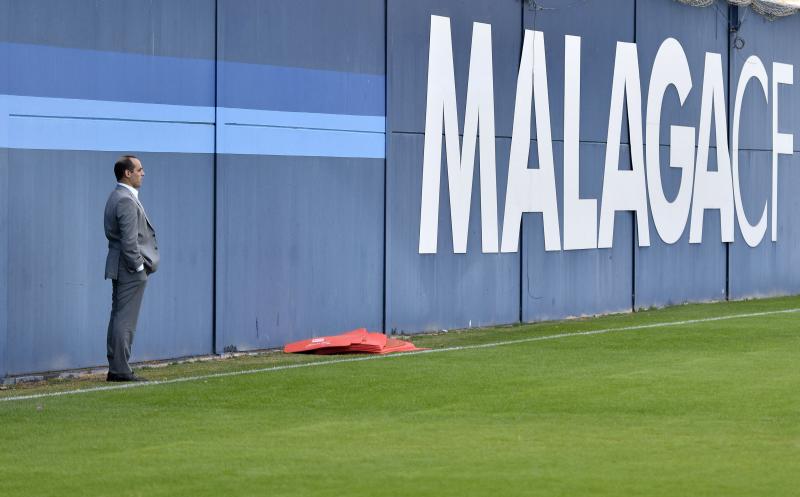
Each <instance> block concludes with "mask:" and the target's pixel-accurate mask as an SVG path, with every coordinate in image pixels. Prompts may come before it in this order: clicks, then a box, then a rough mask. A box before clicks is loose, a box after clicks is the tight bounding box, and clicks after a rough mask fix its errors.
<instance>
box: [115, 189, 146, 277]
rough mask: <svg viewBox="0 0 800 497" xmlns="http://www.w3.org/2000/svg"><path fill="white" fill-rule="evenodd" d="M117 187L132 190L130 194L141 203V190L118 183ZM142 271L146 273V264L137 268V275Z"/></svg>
mask: <svg viewBox="0 0 800 497" xmlns="http://www.w3.org/2000/svg"><path fill="white" fill-rule="evenodd" d="M117 185H119V186H122V187H125V188H127V189H128V190H130V192H131V193H133V196H134V197H136V201H137V202H138V201H139V190H137V189H136V188H134V187H132V186H131V185H126V184H125V183H117ZM141 271H144V264H140V265H139V267H137V268H136V272H137V273H139V272H141Z"/></svg>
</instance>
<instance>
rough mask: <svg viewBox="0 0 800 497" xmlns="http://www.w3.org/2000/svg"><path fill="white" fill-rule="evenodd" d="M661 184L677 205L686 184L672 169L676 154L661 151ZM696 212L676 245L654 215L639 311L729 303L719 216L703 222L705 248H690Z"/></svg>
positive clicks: (641, 269) (642, 263) (712, 213)
mask: <svg viewBox="0 0 800 497" xmlns="http://www.w3.org/2000/svg"><path fill="white" fill-rule="evenodd" d="M660 148H661V183H662V188H663V189H664V195H665V197H666V198H667V200H668V201H674V200H675V198H676V197H677V195H678V190H679V188H680V183H681V179H682V177H681V174H682V173H681V170H680V169H676V168H669V170H666V166H667V165H668V164H669V157H670V151H669V147H668V146H661V147H660ZM708 160H709V166H708V167H709V169H711V170H715V169H716V168H717V154H716V149H714V148H711V149H710V150H709V153H708ZM691 217H692V215H691V211H690V212H689V214H688V216H687V218H686V225H685V227H684V229H683V234H682V235H681V237H680V238H679V239H678V241H676V242H675V243H673V244H667V243H665V242H664V241H663V240H662V239H661V237H660V236H659V234H658V231H657V230H656V227H655V225H654V221H653V217H652V213H651V215H650V223H649V224H650V226H649V227H650V246H649V247H638V246H637V247H636V255H635V262H636V270H635V272H636V288H635V295H636V302H635V305H636V308H637V309H645V308H648V307H653V306H665V305H674V304H682V303H685V302H698V301H709V300H725V298H726V295H725V292H726V273H725V272H726V270H727V261H726V257H727V256H726V246H725V244H724V243H722V241H721V236H722V235H721V233H720V216H719V211H718V210H706V211H705V214H704V216H703V242H702V243H699V244H690V243H689V230H690V226H691Z"/></svg>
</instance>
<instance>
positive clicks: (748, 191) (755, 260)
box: [730, 151, 800, 299]
mask: <svg viewBox="0 0 800 497" xmlns="http://www.w3.org/2000/svg"><path fill="white" fill-rule="evenodd" d="M740 160H741V161H742V164H743V166H742V169H741V173H740V174H741V180H740V182H741V185H742V204H743V206H744V210H745V214H746V216H747V218H748V221H749V222H750V223H756V222H757V221H758V219H759V218H760V216H761V212H762V209H763V208H764V205H765V204H766V205H767V215H768V216H770V217H771V215H772V208H771V201H770V199H771V196H772V195H771V189H772V181H771V179H772V178H771V174H770V170H771V169H772V154H771V153H770V152H762V151H744V152H742V153H741V159H740ZM799 166H800V157H798V155H797V154H795V156H794V157H782V158H781V159H780V162H779V166H778V167H779V168H780V174H781V181H780V184H779V185H778V233H777V235H778V240H777V241H775V242H773V241H772V240H771V239H770V237H771V229H772V228H771V222H768V227H767V232H766V233H765V235H764V238H763V240H762V241H761V243H759V244H758V245H757V246H756V247H750V246H748V245H747V243H745V241H744V239H743V238H742V236H741V231H740V229H739V228H738V226H737V229H736V231H735V239H734V243H733V244H731V251H730V258H731V260H730V289H731V298H732V299H743V298H756V297H767V296H774V295H787V294H797V293H800V251H798V250H797V247H798V246H799V245H800V219H798V216H797V212H800V198H798V195H796V194H794V193H793V192H796V191H797V189H798V188H800V167H799Z"/></svg>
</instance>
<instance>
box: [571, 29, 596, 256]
mask: <svg viewBox="0 0 800 497" xmlns="http://www.w3.org/2000/svg"><path fill="white" fill-rule="evenodd" d="M580 127H581V38H580V36H565V37H564V249H565V250H573V249H593V248H597V200H595V199H593V198H587V199H581V198H580Z"/></svg>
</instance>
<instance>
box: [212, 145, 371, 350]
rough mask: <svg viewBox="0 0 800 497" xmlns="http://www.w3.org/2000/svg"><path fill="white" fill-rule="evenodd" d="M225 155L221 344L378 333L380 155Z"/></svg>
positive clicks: (219, 269) (220, 257) (220, 206)
mask: <svg viewBox="0 0 800 497" xmlns="http://www.w3.org/2000/svg"><path fill="white" fill-rule="evenodd" d="M220 160H221V164H222V165H223V167H222V168H221V169H220V171H219V176H218V181H219V183H218V184H219V190H218V204H217V205H218V210H217V212H218V220H217V228H218V231H217V250H218V253H217V261H218V262H217V348H218V349H220V350H222V349H224V348H225V347H236V348H238V349H254V348H265V347H278V346H281V345H283V344H284V343H287V342H290V341H294V340H300V339H303V338H308V337H310V336H320V335H330V334H335V333H340V332H342V331H346V330H349V329H353V328H359V327H367V328H369V329H370V330H379V329H380V328H381V326H382V322H381V321H382V306H383V290H382V285H383V226H382V225H383V161H382V160H380V159H356V158H329V157H281V156H270V157H265V156H256V155H231V156H221V157H220Z"/></svg>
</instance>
